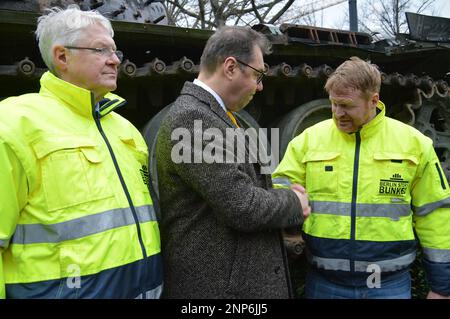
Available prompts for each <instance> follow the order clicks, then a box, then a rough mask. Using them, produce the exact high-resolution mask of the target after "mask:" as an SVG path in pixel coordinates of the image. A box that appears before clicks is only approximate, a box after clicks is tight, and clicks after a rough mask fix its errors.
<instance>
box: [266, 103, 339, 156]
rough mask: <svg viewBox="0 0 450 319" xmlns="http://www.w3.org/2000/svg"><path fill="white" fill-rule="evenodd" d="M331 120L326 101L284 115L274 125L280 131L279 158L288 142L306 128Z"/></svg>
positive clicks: (310, 104)
mask: <svg viewBox="0 0 450 319" xmlns="http://www.w3.org/2000/svg"><path fill="white" fill-rule="evenodd" d="M330 118H331V104H330V101H329V100H328V99H320V100H313V101H310V102H308V103H305V104H302V105H300V106H298V107H297V108H296V109H294V110H292V111H291V112H289V113H288V114H286V115H285V116H284V117H283V118H282V119H281V120H280V121H279V122H278V123H277V124H276V125H274V126H273V127H278V128H279V129H280V156H281V157H283V155H284V153H285V152H286V148H287V146H288V144H289V142H290V141H291V140H292V139H293V138H294V137H296V136H297V135H299V134H300V133H301V132H303V131H304V130H305V129H306V128H308V127H310V126H312V125H314V124H316V123H318V122H320V121H323V120H327V119H330Z"/></svg>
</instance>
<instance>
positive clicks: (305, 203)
mask: <svg viewBox="0 0 450 319" xmlns="http://www.w3.org/2000/svg"><path fill="white" fill-rule="evenodd" d="M291 190H292V191H293V192H294V193H295V195H297V197H298V200H299V201H300V204H301V205H302V209H303V218H304V219H306V218H308V216H309V215H310V214H311V207H310V206H309V200H308V194H307V193H306V190H305V188H304V187H303V186H302V185H300V184H292V185H291Z"/></svg>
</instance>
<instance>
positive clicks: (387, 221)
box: [273, 102, 450, 295]
mask: <svg viewBox="0 0 450 319" xmlns="http://www.w3.org/2000/svg"><path fill="white" fill-rule="evenodd" d="M378 109H379V114H378V115H377V116H376V117H375V118H374V119H373V120H372V121H370V122H369V123H368V124H366V125H365V126H363V128H362V129H361V130H360V131H359V132H356V133H352V134H348V133H344V132H341V131H339V130H338V129H337V127H336V125H335V123H334V121H333V119H330V120H326V121H323V122H321V123H318V124H316V125H314V126H313V127H310V128H308V129H306V130H305V131H304V132H303V133H302V134H301V135H299V136H297V137H296V138H294V139H293V140H292V141H291V142H290V144H289V146H288V149H287V151H286V154H285V155H284V158H283V160H282V161H281V163H280V165H279V166H278V168H277V169H276V171H275V172H274V174H273V181H274V184H275V186H277V187H288V186H289V184H290V183H299V184H301V185H304V186H305V188H306V190H307V192H308V194H309V199H310V203H311V208H312V214H311V216H310V217H309V218H308V219H307V220H306V221H305V223H304V225H303V231H304V236H305V240H306V243H307V248H308V252H309V256H308V257H309V261H310V263H311V264H312V265H313V266H315V267H316V268H317V269H320V271H322V272H324V273H326V274H328V275H329V276H331V277H333V278H336V280H338V281H340V282H341V283H343V284H355V285H360V284H361V285H362V284H365V281H361V280H359V281H358V280H356V281H355V278H360V279H364V278H367V277H368V275H370V273H371V271H373V270H372V269H374V268H373V267H374V266H373V265H375V267H379V270H380V271H381V272H384V273H392V272H396V271H401V270H405V269H407V268H408V267H409V266H410V264H411V263H412V262H413V261H414V258H415V251H416V240H415V235H414V231H413V228H414V227H415V230H416V232H417V234H418V237H419V240H420V243H421V246H422V247H423V251H424V263H425V266H426V269H427V273H428V276H429V279H430V282H431V284H432V289H433V290H434V291H436V292H441V293H443V294H447V295H450V209H449V207H450V190H449V187H448V183H447V181H446V179H445V177H444V176H445V175H443V172H442V169H441V167H440V163H439V160H438V158H437V156H436V153H435V151H434V149H433V145H432V142H431V140H430V139H429V138H428V137H426V136H424V135H423V134H421V133H420V132H419V131H417V130H416V129H414V128H413V127H411V126H408V125H406V124H404V123H401V122H399V121H397V120H394V119H391V118H388V117H385V107H384V104H383V103H382V102H379V104H378ZM413 226H414V227H413ZM377 269H378V268H377Z"/></svg>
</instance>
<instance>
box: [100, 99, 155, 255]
mask: <svg viewBox="0 0 450 319" xmlns="http://www.w3.org/2000/svg"><path fill="white" fill-rule="evenodd" d="M94 120H95V124H96V125H97V128H98V130H99V132H100V134H101V136H102V138H103V140H104V141H105V144H106V146H107V147H108V151H109V154H110V155H111V159H112V161H113V163H114V167H115V169H116V172H117V175H118V176H119V180H120V183H121V184H122V188H123V191H124V192H125V196H126V197H127V200H128V204H129V205H130V209H131V212H132V214H133V219H134V223H135V225H136V229H137V235H138V239H139V244H140V246H141V250H142V256H143V257H144V259H146V258H147V253H146V251H145V246H144V241H143V240H142V234H141V227H140V226H139V219H138V217H137V213H136V208H135V207H134V204H133V201H132V200H131V196H130V192H129V191H128V188H127V185H126V184H125V180H124V179H123V176H122V172H121V171H120V168H119V164H118V163H117V160H116V156H115V155H114V151H113V149H112V147H111V144H110V143H109V141H108V138H107V137H106V134H105V132H104V131H103V128H102V125H101V123H100V110H99V107H98V104H97V105H95V107H94Z"/></svg>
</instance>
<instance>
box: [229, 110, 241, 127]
mask: <svg viewBox="0 0 450 319" xmlns="http://www.w3.org/2000/svg"><path fill="white" fill-rule="evenodd" d="M227 115H228V117H229V118H230V119H231V122H233V123H234V125H236V127H239V125H238V123H237V121H236V118H235V117H234V115H233V113H231V112H230V111H227Z"/></svg>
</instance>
